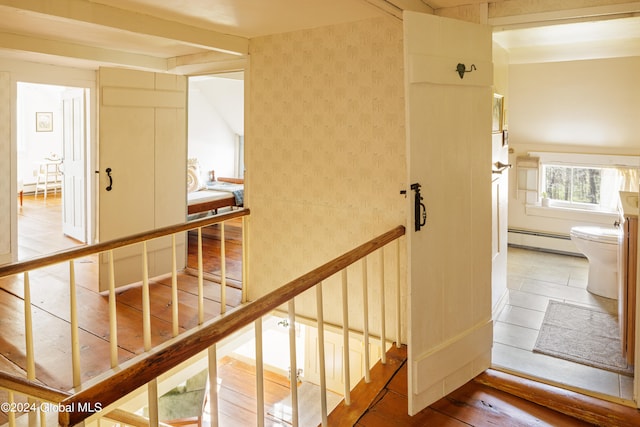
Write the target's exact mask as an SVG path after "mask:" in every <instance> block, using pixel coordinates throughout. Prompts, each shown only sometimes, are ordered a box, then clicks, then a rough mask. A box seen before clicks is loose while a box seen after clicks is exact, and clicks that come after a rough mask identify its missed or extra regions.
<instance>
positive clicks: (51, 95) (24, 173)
mask: <svg viewBox="0 0 640 427" xmlns="http://www.w3.org/2000/svg"><path fill="white" fill-rule="evenodd" d="M65 89H66V88H65V87H63V86H49V85H41V84H31V83H19V84H18V116H17V128H18V132H17V140H18V179H19V180H20V179H22V182H23V183H24V184H25V186H29V185H30V184H35V182H36V177H37V172H38V164H39V163H40V162H42V161H43V159H44V158H45V157H48V156H50V155H52V154H54V155H56V156H58V157H61V156H62V102H61V94H62V92H63V91H64V90H65ZM36 112H51V113H53V130H52V131H51V132H36Z"/></svg>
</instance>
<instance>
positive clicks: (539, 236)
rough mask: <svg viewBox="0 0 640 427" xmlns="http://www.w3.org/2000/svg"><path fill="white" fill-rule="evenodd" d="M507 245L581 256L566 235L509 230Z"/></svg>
mask: <svg viewBox="0 0 640 427" xmlns="http://www.w3.org/2000/svg"><path fill="white" fill-rule="evenodd" d="M507 243H508V244H509V246H513V247H520V248H526V249H535V250H539V251H546V252H554V253H559V254H565V255H574V256H582V254H581V253H580V252H579V251H578V250H577V249H576V247H575V245H574V243H573V242H572V241H571V237H570V236H568V235H566V234H555V233H548V232H542V231H532V230H520V229H516V228H510V229H509V230H508V238H507Z"/></svg>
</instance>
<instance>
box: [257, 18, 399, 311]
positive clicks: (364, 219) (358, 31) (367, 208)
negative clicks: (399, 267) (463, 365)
mask: <svg viewBox="0 0 640 427" xmlns="http://www.w3.org/2000/svg"><path fill="white" fill-rule="evenodd" d="M250 58H251V59H250V61H251V65H250V71H249V73H248V79H249V98H248V110H247V130H246V132H247V133H246V157H247V159H246V167H247V171H246V177H247V206H248V207H249V208H250V209H251V218H250V222H249V227H250V231H249V239H250V240H249V245H248V248H249V257H250V260H251V263H250V265H249V271H248V295H249V299H255V298H256V297H258V296H260V295H262V294H264V293H266V292H268V291H271V290H273V289H275V288H276V287H278V286H281V285H283V284H284V283H286V282H288V281H290V280H292V279H294V278H296V277H298V276H300V275H302V274H304V273H305V272H307V271H309V270H311V269H313V268H315V267H317V266H320V265H322V264H323V263H325V262H327V261H328V260H330V259H331V258H333V257H336V256H338V255H340V254H342V253H344V252H346V251H348V250H350V249H352V248H353V247H355V246H357V245H359V244H361V243H364V242H365V241H367V240H369V239H371V238H372V237H375V236H376V235H378V234H381V233H383V232H385V231H388V230H389V229H391V228H393V227H395V226H397V225H400V224H404V223H405V206H406V200H405V198H404V197H403V196H401V195H400V190H402V189H404V186H405V182H406V161H405V152H406V150H405V115H404V109H405V104H404V69H403V47H402V23H401V22H400V21H398V20H396V19H394V18H391V17H389V18H379V19H375V20H368V21H361V22H356V23H351V24H343V25H337V26H331V27H324V28H317V29H312V30H306V31H299V32H294V33H286V34H279V35H272V36H268V37H263V38H258V39H252V40H251V44H250ZM387 258H392V257H391V256H388V257H387ZM377 259H378V258H377V257H375V256H374V257H373V260H372V261H373V262H372V263H370V266H371V268H376V267H375V266H374V264H375V261H376V260H377ZM386 263H388V261H387V262H386ZM391 268H395V263H394V264H393V266H392V267H390V268H389V270H391ZM352 270H354V274H351V275H350V283H351V281H352V279H351V278H353V281H355V280H356V277H357V276H358V275H359V272H360V271H361V268H360V267H357V266H356V267H354V268H353V269H352ZM393 271H394V270H393ZM389 275H391V273H389ZM403 277H404V274H403ZM389 283H395V278H393V277H391V278H390V280H389ZM329 286H331V285H329ZM376 286H378V287H379V285H376ZM353 287H354V289H356V288H357V289H361V286H359V285H354V286H353ZM336 290H337V289H336ZM328 292H329V295H331V288H329V290H328ZM358 292H361V291H357V292H356V291H355V290H354V296H353V298H354V300H353V304H357V302H356V301H357V298H358V295H359V293H358ZM326 295H327V291H325V299H326V298H331V297H327V296H326ZM372 298H373V297H372ZM302 300H304V298H302ZM309 302H310V301H309ZM296 303H297V304H298V302H296ZM333 305H335V304H333ZM302 306H304V301H303V303H302ZM301 311H303V312H304V311H305V310H304V308H301ZM313 313H315V308H314V309H313ZM329 317H331V314H329Z"/></svg>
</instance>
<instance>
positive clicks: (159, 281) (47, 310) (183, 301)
mask: <svg viewBox="0 0 640 427" xmlns="http://www.w3.org/2000/svg"><path fill="white" fill-rule="evenodd" d="M57 199H58V200H56V198H54V197H51V196H49V197H48V198H47V201H46V202H44V201H43V200H33V198H32V197H31V198H30V196H25V201H24V203H25V204H24V206H23V207H22V208H21V213H20V215H21V218H20V224H19V227H21V230H22V231H21V236H20V239H19V242H20V249H19V251H20V258H21V259H24V258H26V257H30V256H35V255H38V254H39V253H42V252H43V251H44V252H46V251H54V250H59V249H64V248H65V247H69V246H73V245H75V244H77V242H75V241H73V240H72V239H67V238H65V237H64V236H62V233H61V232H59V231H56V230H59V228H58V229H56V228H55V226H56V220H55V219H54V214H53V212H55V206H56V202H57V206H58V209H59V204H60V203H59V198H57ZM58 224H59V223H58ZM229 231H230V232H229V233H227V236H228V237H229V236H231V238H233V232H232V231H231V230H229ZM218 232H219V230H217V231H216V229H215V228H212V229H211V230H207V231H206V233H207V234H208V236H207V238H208V240H211V242H210V243H211V244H212V245H215V244H216V243H215V239H216V237H215V236H216V234H217V233H218ZM203 234H204V233H203ZM236 238H237V235H236ZM189 241H190V245H189V246H190V247H189V265H190V266H194V265H197V263H195V264H194V262H195V261H194V258H193V254H194V253H195V252H194V248H193V247H192V246H193V244H192V243H193V238H192V237H190V239H189ZM240 249H241V245H240V244H238V242H236V243H232V244H229V243H227V251H228V253H227V255H228V256H229V257H230V258H233V257H236V256H237V255H238V254H240V253H241V250H240ZM212 251H213V249H212ZM206 253H210V252H208V251H207V252H206ZM206 262H207V269H208V270H209V271H210V272H212V274H213V273H215V272H216V269H217V271H219V265H217V266H216V264H215V261H213V260H210V259H208V258H207V261H206ZM236 262H237V261H236ZM232 265H233V267H231V268H228V273H229V275H230V276H233V275H235V276H234V279H235V280H238V281H239V280H241V265H240V264H237V263H236V264H232ZM66 268H67V267H66V266H65V265H61V266H53V267H50V268H48V269H41V270H38V271H36V272H34V273H33V274H32V275H31V277H32V284H31V289H32V303H33V312H34V322H35V333H36V344H35V353H36V360H37V361H38V365H37V367H36V372H37V378H38V380H40V381H42V382H44V383H46V384H49V385H51V386H53V387H57V388H60V389H68V388H70V387H71V384H70V382H69V378H71V373H70V372H71V367H70V363H69V358H70V357H69V354H68V353H69V350H68V346H69V345H68V343H69V342H70V334H69V323H68V321H69V315H68V307H69V295H68V284H67V275H68V272H67V271H66ZM76 269H77V271H76V274H77V277H78V291H77V293H78V298H79V304H78V306H79V307H80V308H81V311H82V320H81V324H80V328H81V335H80V341H81V344H82V356H83V366H82V372H83V378H85V379H86V378H89V377H92V376H94V375H96V374H97V373H99V372H100V371H102V370H105V369H107V368H108V366H107V365H108V360H106V358H105V357H104V354H106V353H107V352H108V350H107V349H108V342H107V339H108V335H109V333H108V325H107V323H106V319H107V301H106V298H105V297H104V296H102V295H100V294H99V293H96V292H95V291H94V290H93V288H94V287H95V285H94V284H93V282H92V280H93V277H95V276H94V274H95V269H96V263H95V260H93V259H86V260H82V261H81V262H79V263H77V267H76ZM196 287H197V279H196V278H195V277H193V276H190V275H187V274H182V275H180V277H179V288H180V310H179V313H180V326H181V328H183V329H185V328H189V327H192V326H194V325H195V324H196V319H197V301H196V300H197V297H196V293H195V289H196ZM169 291H170V281H169V279H168V278H162V277H161V278H154V279H153V280H152V284H151V292H152V296H151V301H153V305H154V316H153V320H152V331H153V343H154V344H157V343H160V342H163V341H164V340H167V339H169V338H170V337H171V323H170V316H171V313H170V311H171V310H170V299H169V298H170V296H169V295H170V292H169ZM23 296H24V295H23V284H22V278H21V277H11V278H4V279H1V280H0V370H3V371H7V372H11V373H15V374H18V375H24V369H25V360H24V353H25V352H24V347H25V344H24V333H23V316H24V315H23V311H24V301H23ZM219 297H220V287H219V285H218V284H217V283H215V282H212V281H207V282H206V295H205V298H206V307H207V309H206V316H207V318H210V317H211V316H215V315H216V314H217V313H218V312H219V311H218V310H219V306H220V298H219ZM227 297H228V304H229V306H234V305H237V304H238V303H239V302H240V297H241V296H240V290H239V289H235V288H233V287H229V288H228V290H227ZM141 298H142V297H141V291H140V289H138V288H129V289H127V290H124V291H122V292H119V293H118V329H119V331H118V339H119V341H118V343H119V347H120V359H121V360H126V359H128V358H130V357H132V356H133V355H135V354H138V353H140V352H141V351H142V337H141V329H142V327H141V325H142V319H141V305H140V304H141ZM266 377H267V378H266V381H265V387H266V392H265V396H266V405H267V406H266V409H265V414H266V417H267V419H266V420H265V425H267V426H281V425H285V424H286V425H288V424H289V423H290V414H289V415H288V416H289V418H287V414H286V411H287V404H288V403H287V399H288V393H289V389H288V387H289V385H288V381H287V380H286V378H284V377H281V376H278V375H276V374H270V373H267V374H266ZM372 379H373V382H374V383H375V387H373V388H369V387H366V388H364V389H361V388H360V386H358V387H357V388H356V389H355V390H354V391H353V394H352V405H350V406H349V407H346V406H344V405H343V404H340V405H338V407H337V408H336V410H335V411H334V412H333V413H332V414H331V416H330V418H329V420H330V425H332V426H333V425H335V426H361V427H376V426H431V425H433V426H503V425H505V426H506V425H509V426H530V425H536V426H544V425H553V426H581V425H589V424H587V423H585V422H582V421H579V420H577V419H575V418H571V417H569V416H567V415H563V414H561V413H559V412H557V411H554V410H551V409H548V408H545V407H544V406H541V405H538V404H536V403H532V402H531V401H529V400H526V399H523V398H521V397H516V396H514V395H513V394H510V393H505V392H504V391H501V390H498V389H496V388H495V387H491V386H488V385H486V384H483V383H482V382H480V381H471V382H469V383H467V384H466V385H464V386H463V387H461V388H459V389H458V390H456V391H454V392H452V393H451V394H449V395H448V396H447V397H445V398H443V399H441V400H440V401H438V402H436V403H434V404H433V405H431V406H430V407H429V408H427V409H425V410H424V411H422V412H420V413H419V414H417V415H415V416H414V417H409V416H408V415H407V371H406V351H404V353H403V352H402V350H400V351H398V352H396V353H395V354H394V355H392V356H390V357H389V359H388V363H387V364H386V365H380V364H378V365H376V367H375V368H374V370H373V371H372ZM218 382H219V388H220V399H221V400H220V404H219V406H220V419H221V424H220V425H222V426H243V427H244V426H251V425H256V421H255V369H254V368H253V367H252V366H250V365H247V364H246V363H243V362H240V361H239V360H236V359H233V358H222V359H220V361H219V380H218ZM0 401H5V402H6V401H7V396H6V392H0ZM305 405H306V404H305ZM576 405H579V403H577V404H576ZM289 408H290V407H289ZM628 409H629V408H628ZM289 410H290V409H289ZM311 411H312V409H311V406H310V405H306V406H302V407H301V413H305V414H307V413H310V412H311ZM5 421H6V416H5V414H3V413H0V424H1V423H4V422H5ZM310 425H317V424H315V422H313V423H310ZM610 425H618V424H610ZM620 425H623V424H620Z"/></svg>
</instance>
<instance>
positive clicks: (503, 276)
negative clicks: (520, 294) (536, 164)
mask: <svg viewBox="0 0 640 427" xmlns="http://www.w3.org/2000/svg"><path fill="white" fill-rule="evenodd" d="M491 147H492V149H491V153H492V154H491V163H492V175H493V176H492V179H491V220H492V224H491V290H492V298H491V308H492V309H493V310H494V312H495V310H496V309H498V308H499V307H501V306H502V301H504V300H505V298H506V297H507V234H508V226H507V219H508V215H509V208H508V207H509V204H508V203H509V169H508V168H509V167H510V166H509V165H508V163H509V147H508V145H507V140H506V138H505V136H504V135H503V134H502V132H500V133H494V134H493V135H492V141H491Z"/></svg>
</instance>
